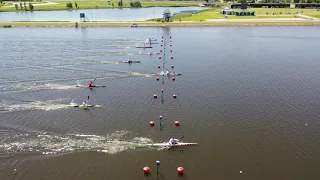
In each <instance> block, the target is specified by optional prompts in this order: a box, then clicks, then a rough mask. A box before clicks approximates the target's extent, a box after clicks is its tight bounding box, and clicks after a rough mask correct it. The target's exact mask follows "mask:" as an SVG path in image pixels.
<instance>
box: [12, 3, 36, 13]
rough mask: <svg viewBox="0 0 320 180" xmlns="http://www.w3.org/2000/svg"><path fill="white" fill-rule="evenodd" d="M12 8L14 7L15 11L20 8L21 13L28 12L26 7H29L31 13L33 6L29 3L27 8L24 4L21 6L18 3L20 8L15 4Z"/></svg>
mask: <svg viewBox="0 0 320 180" xmlns="http://www.w3.org/2000/svg"><path fill="white" fill-rule="evenodd" d="M14 6H15V8H16V10H19V8H20V10H22V11H28V7H29V10H30V11H33V9H34V6H33V4H31V3H30V2H29V4H28V6H27V3H26V2H23V4H22V2H20V6H19V5H18V4H15V5H14Z"/></svg>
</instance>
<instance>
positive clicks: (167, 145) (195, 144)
mask: <svg viewBox="0 0 320 180" xmlns="http://www.w3.org/2000/svg"><path fill="white" fill-rule="evenodd" d="M147 145H148V146H155V147H175V146H197V145H198V143H177V144H174V145H170V144H169V143H154V144H147Z"/></svg>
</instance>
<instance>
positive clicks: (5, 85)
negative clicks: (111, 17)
mask: <svg viewBox="0 0 320 180" xmlns="http://www.w3.org/2000/svg"><path fill="white" fill-rule="evenodd" d="M170 36H171V38H170ZM0 37H1V40H0V44H1V46H0V47H1V49H0V52H1V58H0V134H1V136H0V142H1V143H0V169H1V171H0V179H54V180H60V179H61V180H62V179H68V180H69V179H77V180H79V179H144V178H145V179H177V178H178V179H228V180H229V179H230V180H234V179H252V180H257V179H259V180H260V179H266V180H270V179H274V180H275V179H279V180H283V179H290V180H292V179H308V180H316V179H318V178H319V176H320V173H319V171H318V168H319V165H320V155H319V154H320V142H319V138H320V130H319V128H320V123H319V117H320V116H319V115H320V110H319V104H320V96H319V90H320V70H319V67H320V61H319V57H320V51H319V45H320V44H319V42H320V30H319V28H317V27H216V28H213V27H210V28H209V27H203V28H198V27H194V28H134V29H131V28H79V29H74V28H46V29H42V28H28V29H26V28H14V29H0ZM162 37H164V38H163V40H164V41H165V42H166V43H164V42H161V40H162ZM146 38H155V39H157V40H158V41H157V42H158V43H159V44H154V45H153V48H151V49H146V50H143V49H138V48H135V46H136V45H137V44H142V43H143V42H144V40H145V39H146ZM170 41H171V42H170ZM161 44H163V45H164V46H162V47H161V46H160V45H161ZM170 44H171V45H172V46H170ZM163 47H165V48H166V53H165V55H163V54H164V52H161V55H160V56H161V58H162V59H159V55H145V54H144V53H148V52H160V50H163ZM170 50H172V52H170ZM171 56H172V57H173V59H171ZM129 57H130V58H132V59H133V60H135V61H141V63H133V64H127V63H122V61H126V60H127V59H128V58H129ZM164 57H165V62H166V63H165V67H166V68H167V69H168V70H169V71H172V72H175V73H181V74H182V75H181V76H176V77H175V81H173V80H172V78H167V77H163V78H162V77H161V78H160V80H159V81H157V80H156V78H157V74H158V73H160V71H161V68H160V69H158V68H157V66H158V65H160V66H162V60H163V58H164ZM171 65H174V68H173V69H172V68H171ZM94 78H96V81H95V84H96V85H105V86H106V87H105V88H103V87H102V88H95V89H93V90H90V89H88V88H85V87H83V86H86V85H87V84H88V82H89V81H92V80H93V79H94ZM77 86H80V87H77ZM161 89H163V90H164V92H163V96H162V97H163V101H162V100H161ZM153 94H158V95H159V98H158V99H154V98H153ZM173 94H176V95H177V98H176V99H174V98H172V95H173ZM88 96H90V99H89V103H90V104H99V105H103V107H102V108H91V109H89V110H85V109H82V108H68V107H67V105H68V104H69V103H70V102H74V103H82V101H84V100H86V99H87V97H88ZM160 115H162V116H163V120H162V128H161V129H160V127H159V116H160ZM152 120H153V121H155V122H156V125H155V126H154V127H150V126H149V121H152ZM175 121H180V123H181V125H180V126H179V127H175V126H174V122H175ZM172 136H174V137H176V138H179V137H181V136H184V138H183V139H182V140H181V141H183V142H196V143H198V146H196V147H183V148H182V147H181V148H174V149H171V150H168V149H167V148H151V147H150V146H148V145H147V144H149V143H154V142H156V143H159V142H165V141H168V140H169V138H170V137H172ZM156 160H159V161H160V162H161V165H160V174H158V175H157V173H156V165H155V161H156ZM144 166H149V167H150V168H151V174H150V176H148V177H144V175H143V173H142V168H143V167H144ZM178 166H183V167H184V168H185V174H184V176H182V177H177V175H176V168H177V167H178ZM240 171H242V174H241V173H239V172H240Z"/></svg>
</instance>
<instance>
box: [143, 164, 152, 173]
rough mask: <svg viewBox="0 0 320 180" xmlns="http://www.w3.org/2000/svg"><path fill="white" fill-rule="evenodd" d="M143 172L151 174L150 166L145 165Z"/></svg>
mask: <svg viewBox="0 0 320 180" xmlns="http://www.w3.org/2000/svg"><path fill="white" fill-rule="evenodd" d="M143 173H144V174H149V173H150V168H149V167H148V166H145V167H144V168H143Z"/></svg>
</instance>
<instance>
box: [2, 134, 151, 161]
mask: <svg viewBox="0 0 320 180" xmlns="http://www.w3.org/2000/svg"><path fill="white" fill-rule="evenodd" d="M126 135H128V132H127V131H116V132H113V133H111V134H107V135H105V136H100V135H90V134H67V135H57V134H50V133H42V134H40V133H33V134H3V135H1V137H0V153H2V154H15V153H22V152H39V153H42V154H44V155H52V154H63V153H70V152H74V151H96V152H103V153H108V154H115V153H119V152H122V151H125V150H133V149H135V148H137V147H143V146H145V144H147V143H152V142H153V141H152V140H151V139H149V138H145V137H134V138H132V139H131V140H122V139H128V138H125V136H126Z"/></svg>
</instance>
